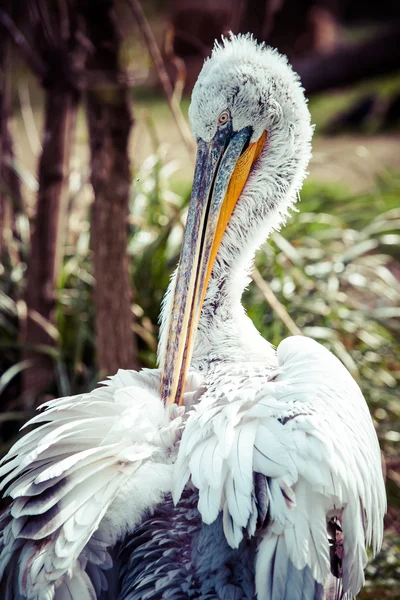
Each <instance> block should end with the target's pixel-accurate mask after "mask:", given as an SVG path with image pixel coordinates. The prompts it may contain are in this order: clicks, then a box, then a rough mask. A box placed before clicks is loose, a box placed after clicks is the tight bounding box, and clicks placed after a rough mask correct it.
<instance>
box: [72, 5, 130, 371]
mask: <svg viewBox="0 0 400 600" xmlns="http://www.w3.org/2000/svg"><path fill="white" fill-rule="evenodd" d="M82 7H83V10H84V12H85V18H86V23H87V27H88V36H89V38H90V41H91V43H92V44H93V46H94V48H95V52H94V54H92V56H91V57H90V59H89V61H88V69H89V73H90V70H93V71H97V72H100V73H102V74H108V78H109V80H110V81H109V83H107V85H106V86H103V87H101V88H98V89H94V90H90V91H88V93H87V118H88V126H89V137H90V148H91V182H92V185H93V189H94V194H95V201H94V206H93V222H92V236H93V248H94V274H95V280H96V288H95V304H96V333H97V352H98V363H99V367H100V370H101V371H102V372H103V373H104V374H106V375H109V374H113V373H115V372H116V371H117V370H118V369H119V368H125V369H126V368H129V369H135V368H137V367H138V366H139V365H138V361H137V351H136V340H135V337H134V334H133V331H132V319H133V314H132V310H131V300H132V294H131V286H130V275H129V264H128V255H127V232H128V226H127V217H128V211H129V189H130V183H131V173H130V162H129V156H128V141H129V133H130V130H131V126H132V116H131V111H130V101H129V94H128V90H127V87H126V85H124V83H122V77H121V72H120V68H119V63H118V58H119V51H120V38H119V34H118V30H117V26H116V22H115V18H114V14H113V2H112V0H101V1H99V2H97V3H95V5H94V3H92V2H90V1H89V2H84V3H82V4H81V8H82ZM104 79H105V78H104Z"/></svg>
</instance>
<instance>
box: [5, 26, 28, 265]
mask: <svg viewBox="0 0 400 600" xmlns="http://www.w3.org/2000/svg"><path fill="white" fill-rule="evenodd" d="M9 70H10V44H9V38H8V36H7V35H4V32H2V33H1V34H0V263H1V261H2V258H3V250H4V243H5V241H6V237H7V236H8V235H9V234H10V232H11V229H12V228H13V227H14V218H13V215H14V214H15V213H18V212H20V211H22V209H23V202H22V196H21V187H20V181H19V177H18V175H17V173H16V172H15V170H14V169H13V168H12V162H13V160H14V145H13V140H12V135H11V131H10V117H11V86H10V78H9Z"/></svg>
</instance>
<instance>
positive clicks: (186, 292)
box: [161, 127, 267, 406]
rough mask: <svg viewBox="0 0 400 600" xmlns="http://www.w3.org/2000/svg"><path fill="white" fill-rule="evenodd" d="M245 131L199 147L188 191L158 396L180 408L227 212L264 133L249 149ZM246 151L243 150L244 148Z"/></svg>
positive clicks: (220, 136) (224, 132) (228, 131)
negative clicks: (187, 210)
mask: <svg viewBox="0 0 400 600" xmlns="http://www.w3.org/2000/svg"><path fill="white" fill-rule="evenodd" d="M251 133H252V132H251V130H250V128H247V127H246V128H245V129H242V130H241V131H239V132H237V133H233V132H232V130H231V129H229V128H225V129H223V130H218V131H217V133H216V135H215V136H214V138H213V139H212V140H211V142H209V143H206V142H204V141H203V140H200V141H199V144H198V151H197V158H196V169H195V174H194V182H193V190H192V196H191V200H190V205H189V212H188V218H187V223H186V229H185V234H184V239H183V244H182V250H181V256H180V259H179V265H178V270H177V274H176V279H175V288H174V294H173V299H172V305H171V311H170V315H169V322H168V329H167V335H166V341H165V347H164V348H163V349H162V353H161V354H162V375H161V396H162V398H163V400H164V402H165V404H166V405H167V406H168V405H170V404H172V403H174V402H176V403H178V404H181V403H182V397H183V392H184V385H185V380H186V375H187V371H188V369H189V366H190V362H191V358H192V352H193V344H194V340H195V335H196V332H197V327H198V324H199V320H200V314H201V309H202V305H203V301H204V297H205V295H206V292H207V286H208V283H209V280H210V276H211V272H212V267H213V264H214V261H215V258H216V256H217V253H218V249H219V247H220V244H221V241H222V238H223V236H224V233H225V230H226V228H227V225H228V223H229V220H230V218H231V215H232V212H233V210H234V208H235V206H236V203H237V201H238V199H239V197H240V195H241V193H242V190H243V188H244V186H245V184H246V181H247V179H248V176H249V173H250V171H251V168H252V166H253V164H254V163H255V161H256V160H257V159H258V157H259V156H260V153H261V151H262V149H263V147H264V144H265V141H266V138H267V133H266V132H264V133H263V134H262V135H261V136H260V138H259V139H258V140H257V141H256V142H253V143H249V139H250V137H251ZM246 145H247V148H246Z"/></svg>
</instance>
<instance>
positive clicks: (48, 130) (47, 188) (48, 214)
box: [24, 88, 78, 404]
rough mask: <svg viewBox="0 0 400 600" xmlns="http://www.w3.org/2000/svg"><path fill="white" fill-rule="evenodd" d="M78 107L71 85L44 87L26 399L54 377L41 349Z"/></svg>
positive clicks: (51, 343) (47, 332) (47, 334)
mask: <svg viewBox="0 0 400 600" xmlns="http://www.w3.org/2000/svg"><path fill="white" fill-rule="evenodd" d="M77 107H78V95H77V93H76V92H74V91H73V90H63V89H61V88H56V89H49V90H48V91H47V94H46V105H45V125H44V133H43V151H42V155H41V157H40V162H39V192H38V198H37V209H36V217H35V220H34V226H33V232H32V237H31V252H30V260H29V265H28V273H27V284H26V304H27V307H28V319H27V324H26V333H25V340H24V341H25V344H26V345H28V346H35V347H36V349H30V350H27V351H26V352H25V356H24V358H28V359H31V360H32V361H33V367H32V368H30V369H28V370H26V371H25V374H24V391H25V393H24V397H25V400H26V403H27V404H30V403H31V402H32V401H33V400H34V398H35V397H36V396H37V395H38V394H39V393H40V392H42V391H43V390H44V389H46V387H48V385H49V384H50V382H51V381H52V380H53V362H54V361H53V358H52V357H51V354H50V353H49V352H47V353H46V352H45V353H43V352H41V351H40V350H41V349H44V348H45V347H47V350H48V351H49V350H50V351H51V348H54V347H55V346H56V345H57V339H55V336H54V335H53V328H52V325H53V324H54V311H55V304H56V292H55V290H56V279H57V276H58V272H59V268H60V264H61V260H62V255H61V250H62V248H63V233H64V232H63V229H64V227H63V226H64V223H65V217H66V198H65V193H64V191H65V190H64V188H65V183H66V178H67V174H68V162H69V150H70V145H71V138H72V134H73V126H74V123H75V118H76V112H77Z"/></svg>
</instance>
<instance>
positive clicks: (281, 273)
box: [0, 146, 400, 599]
mask: <svg viewBox="0 0 400 600" xmlns="http://www.w3.org/2000/svg"><path fill="white" fill-rule="evenodd" d="M165 153H166V148H165V147H162V146H161V147H159V148H157V150H156V152H155V153H154V154H153V155H152V156H149V157H148V158H147V159H146V161H145V162H144V163H143V164H142V166H141V168H140V169H139V170H138V171H137V172H136V173H133V181H134V186H133V188H132V198H131V208H130V217H129V254H130V257H131V265H132V282H133V286H134V304H133V307H132V309H133V313H134V315H135V324H134V330H135V332H136V333H137V335H138V338H139V351H140V359H141V362H142V364H143V365H144V366H154V364H155V351H156V344H157V329H158V328H157V318H158V311H159V306H160V303H161V300H162V296H163V294H164V291H165V289H166V287H167V285H168V281H169V277H170V274H171V272H172V271H173V269H174V267H175V265H176V263H177V258H178V253H179V248H180V243H181V239H182V233H183V226H184V220H185V210H186V207H187V204H188V198H189V190H187V189H186V188H184V187H182V190H181V191H179V189H178V190H177V189H176V185H175V188H174V191H172V186H171V178H172V179H173V178H174V174H175V172H176V169H177V166H178V165H177V164H176V163H173V162H167V161H166V159H165ZM71 177H72V178H73V181H74V186H72V187H73V188H74V195H73V197H71V199H70V221H71V219H74V220H75V221H74V227H73V228H72V229H71V224H70V231H69V235H68V238H67V239H68V242H67V244H66V247H65V253H64V262H63V266H62V271H61V275H60V278H59V281H58V304H57V318H56V324H57V330H58V332H57V336H58V339H59V349H58V350H57V351H54V349H53V350H52V352H53V353H54V358H55V365H56V370H55V371H56V378H55V379H56V381H55V386H54V390H53V392H54V394H55V395H65V394H74V393H78V392H81V391H84V390H87V389H91V388H93V386H94V385H95V382H96V381H97V379H98V377H99V374H98V373H97V371H96V357H95V354H96V349H95V334H94V315H93V301H92V293H93V272H92V260H91V258H92V257H91V245H90V211H82V209H81V208H79V207H80V199H81V195H82V194H84V193H85V188H86V187H87V185H88V184H87V177H86V176H85V174H84V173H72V174H71ZM77 182H78V183H77ZM399 197H400V174H399V173H391V174H390V173H386V174H385V175H384V177H382V178H380V179H379V180H378V181H377V182H376V185H375V187H374V189H372V190H371V191H370V192H369V193H367V194H364V195H361V196H360V195H359V196H352V195H351V194H349V192H348V190H346V189H345V188H340V187H338V186H329V185H322V184H317V183H315V182H309V183H306V185H305V186H304V189H303V191H302V194H301V202H300V203H299V204H298V207H297V209H296V210H298V214H295V215H293V218H292V219H291V220H290V221H289V223H288V225H287V226H286V227H285V229H284V230H283V231H282V232H279V233H274V234H273V235H272V239H271V241H270V243H269V244H268V245H265V246H264V247H263V249H262V250H261V252H260V253H259V255H258V258H257V265H258V267H259V269H260V271H261V273H262V275H263V277H264V278H265V279H266V281H268V282H269V284H270V286H271V289H272V290H273V291H274V293H275V295H276V296H277V297H278V299H279V300H280V301H281V302H282V304H283V305H284V306H285V307H286V309H287V311H288V312H289V314H290V315H291V317H292V318H293V319H294V321H295V322H296V324H297V325H298V327H299V328H300V329H301V330H302V331H303V333H304V334H305V335H310V336H311V337H314V338H315V339H317V340H318V341H320V342H321V343H323V344H325V345H326V346H327V347H328V348H330V349H331V350H332V351H333V352H334V353H335V354H336V355H337V356H338V357H339V358H340V359H341V360H342V362H343V363H344V364H345V365H346V366H347V368H348V369H349V370H350V371H351V372H352V373H353V375H354V376H355V377H356V379H357V380H358V381H359V383H360V386H361V388H362V390H363V392H364V394H365V396H366V399H367V401H368V403H369V406H370V409H371V412H372V416H373V419H374V423H375V425H376V428H377V431H378V435H379V438H380V443H381V447H382V449H383V451H384V453H385V456H386V459H387V462H388V480H387V483H388V497H389V505H390V508H391V513H390V515H391V516H390V522H389V521H388V522H389V524H390V525H391V528H390V533H388V535H387V536H386V538H385V543H384V547H383V550H382V552H381V553H380V555H379V556H378V557H377V558H376V559H375V561H373V562H372V563H371V564H370V565H369V567H368V572H367V573H368V578H369V579H368V585H367V587H366V588H365V591H364V592H363V595H362V596H361V598H365V599H367V598H372V597H374V598H377V597H379V598H386V597H388V598H389V597H390V598H395V597H396V594H398V595H399V596H400V590H399V589H398V588H396V585H398V584H397V583H396V580H398V579H399V572H398V571H399V564H400V538H399V535H398V534H399V533H400V517H399V514H400V496H399V479H400V472H399V471H400V470H399V468H398V466H399V465H398V463H399V461H398V459H397V456H398V443H399V440H400V434H399V430H400V402H399V391H398V388H397V387H396V385H397V381H398V378H399V375H400V363H399V358H398V357H399V355H400V352H399V350H400V342H399V329H400V325H399V317H400V308H399V307H400V282H399V275H400V262H399V258H400V257H399V253H400V250H399V248H400V246H399V242H400V208H399V206H398V204H399V203H398V198H399ZM72 230H73V231H72ZM28 255H29V220H28V218H27V215H25V214H20V215H18V217H17V219H16V223H15V227H14V231H12V232H11V231H10V232H9V233H8V239H7V252H6V256H5V260H4V262H3V267H2V271H1V272H0V340H1V342H0V343H1V354H2V358H1V364H0V373H1V372H2V373H3V374H2V375H1V376H0V396H2V400H3V406H4V402H5V405H6V407H7V408H8V412H7V411H5V412H3V414H2V416H1V421H3V422H5V421H6V422H7V421H11V422H16V421H17V422H18V421H19V422H20V421H22V420H25V419H26V417H27V414H26V413H24V414H23V415H22V414H21V415H20V416H18V413H16V412H15V407H16V406H17V405H18V404H17V401H16V400H15V398H17V397H18V390H19V386H18V377H19V374H20V372H21V370H22V369H24V368H29V365H27V364H24V363H21V362H19V355H20V349H21V343H20V329H21V328H22V329H23V322H24V315H25V306H24V303H23V300H22V292H23V284H24V274H25V271H26V261H27V257H28ZM244 303H245V305H246V307H247V310H248V314H249V316H250V317H251V318H252V319H253V321H254V322H255V324H256V325H257V327H258V328H259V330H260V331H261V332H262V334H263V335H264V336H265V337H266V338H268V339H269V340H270V341H271V342H272V343H273V344H278V343H279V342H280V340H281V339H282V338H283V337H285V336H287V335H288V331H287V330H286V328H285V326H284V324H283V323H282V322H281V321H280V320H279V319H278V318H277V317H276V315H275V314H274V312H273V311H272V310H271V308H270V307H269V306H268V305H266V303H265V300H264V298H263V296H262V294H261V292H260V291H259V290H258V289H257V288H256V287H255V286H254V285H252V286H250V288H249V289H248V290H247V291H246V292H245V295H244ZM37 350H38V351H45V352H46V351H48V349H46V348H38V349H37ZM5 438H9V439H7V440H6V439H3V444H2V446H1V448H2V450H4V449H5V448H6V446H7V445H9V444H10V443H11V442H12V441H14V439H15V436H8V435H7V436H5ZM396 461H397V462H396ZM374 590H375V591H374ZM377 590H379V591H377ZM377 594H378V595H377Z"/></svg>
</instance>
